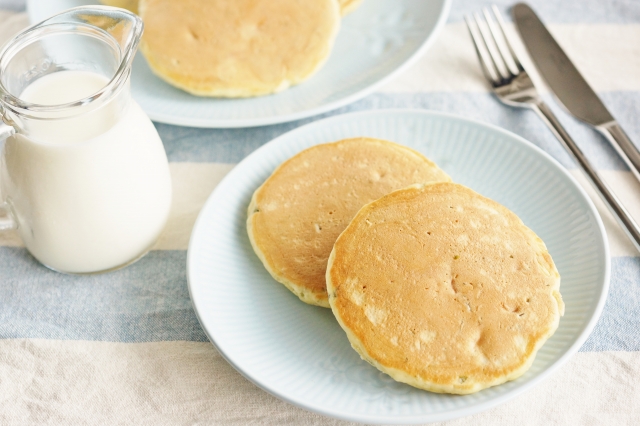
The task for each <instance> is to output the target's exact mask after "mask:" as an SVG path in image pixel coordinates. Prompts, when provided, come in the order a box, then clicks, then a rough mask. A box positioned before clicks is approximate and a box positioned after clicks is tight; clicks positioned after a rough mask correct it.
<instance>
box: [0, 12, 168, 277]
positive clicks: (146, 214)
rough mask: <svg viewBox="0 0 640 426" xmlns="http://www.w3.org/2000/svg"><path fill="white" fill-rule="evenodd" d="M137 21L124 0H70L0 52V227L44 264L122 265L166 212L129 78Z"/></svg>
mask: <svg viewBox="0 0 640 426" xmlns="http://www.w3.org/2000/svg"><path fill="white" fill-rule="evenodd" d="M142 29H143V25H142V21H141V20H140V18H138V17H137V16H136V15H134V14H132V13H130V12H128V11H126V10H123V9H118V8H112V7H107V6H91V7H78V8H74V9H70V10H68V11H66V12H63V13H61V14H59V15H56V16H53V17H51V18H50V19H47V20H46V21H43V22H41V23H39V24H37V25H34V26H33V27H30V28H29V29H27V30H25V31H24V32H22V33H21V34H19V35H17V36H16V37H15V38H14V39H13V40H11V41H10V42H9V43H7V44H6V45H5V47H4V48H3V50H2V52H1V53H0V114H1V117H2V120H1V121H0V140H4V143H2V142H0V144H2V146H1V152H0V230H10V229H17V230H18V232H19V234H20V236H21V238H22V241H23V242H24V244H25V246H26V247H27V249H28V250H29V251H30V252H31V254H32V255H33V256H34V257H35V258H36V259H38V260H39V261H40V262H41V263H43V264H44V265H46V266H48V267H49V268H51V269H54V270H57V271H61V272H66V273H94V272H103V271H108V270H112V269H116V268H119V267H122V266H125V265H127V264H129V263H131V262H133V261H135V260H137V259H138V258H140V257H141V256H143V255H144V254H145V253H146V252H147V251H148V250H150V249H151V247H152V246H153V245H154V243H155V241H156V240H157V238H158V237H159V235H160V233H161V232H162V230H163V228H164V226H165V223H166V221H167V218H168V216H169V209H170V205H171V177H170V174H169V165H168V162H167V156H166V153H165V151H164V147H163V145H162V142H161V140H160V137H159V136H158V133H157V131H156V129H155V127H154V126H153V124H152V123H151V121H150V120H149V118H148V117H147V116H146V114H145V113H144V112H143V111H142V109H141V108H140V106H138V104H137V103H136V102H135V101H133V100H132V99H131V94H130V88H129V82H130V75H131V64H132V61H133V57H134V56H135V53H136V49H137V46H138V42H139V41H140V37H141V35H142Z"/></svg>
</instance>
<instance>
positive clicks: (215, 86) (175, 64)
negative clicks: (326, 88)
mask: <svg viewBox="0 0 640 426" xmlns="http://www.w3.org/2000/svg"><path fill="white" fill-rule="evenodd" d="M139 9H140V10H139V12H140V16H141V17H142V19H143V21H144V24H145V32H144V36H143V38H142V41H141V43H140V48H141V51H142V53H143V54H144V56H145V58H146V59H147V62H148V63H149V66H150V67H151V69H152V70H153V72H154V73H155V74H156V75H158V76H159V77H160V78H162V79H163V80H165V81H167V82H168V83H170V84H172V85H174V86H176V87H179V88H181V89H183V90H185V91H187V92H189V93H192V94H194V95H199V96H220V97H248V96H259V95H266V94H269V93H274V92H278V91H281V90H284V89H286V88H288V87H289V86H292V85H295V84H298V83H300V82H302V81H304V80H306V79H308V78H309V77H311V76H312V75H313V74H314V73H315V72H316V71H317V70H318V69H319V68H320V67H321V66H322V64H324V62H325V61H326V59H327V58H328V56H329V53H330V52H331V48H332V47H333V43H334V40H335V37H336V35H337V33H338V29H339V27H340V9H339V7H338V4H337V2H336V1H335V0H313V1H299V0H269V1H264V0H206V1H205V0H180V1H176V0H141V1H140V5H139Z"/></svg>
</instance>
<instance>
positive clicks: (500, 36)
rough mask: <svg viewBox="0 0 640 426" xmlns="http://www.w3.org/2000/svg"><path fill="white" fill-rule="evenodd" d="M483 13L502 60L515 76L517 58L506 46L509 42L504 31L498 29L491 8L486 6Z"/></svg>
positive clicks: (516, 72)
mask: <svg viewBox="0 0 640 426" xmlns="http://www.w3.org/2000/svg"><path fill="white" fill-rule="evenodd" d="M494 13H495V12H494ZM482 14H483V15H484V19H485V20H486V21H487V26H488V27H489V31H490V32H491V35H492V36H493V42H494V43H495V45H496V47H497V48H498V53H499V54H500V58H501V59H502V62H503V63H504V65H505V67H506V69H507V72H508V73H511V76H512V77H515V76H516V75H518V66H517V65H516V63H515V60H514V59H513V57H512V56H511V54H510V52H509V50H508V49H507V48H505V46H506V45H507V43H508V42H507V41H506V40H505V38H504V33H502V32H501V31H499V30H498V27H497V26H496V23H495V22H494V20H493V18H492V17H491V13H490V12H489V9H487V8H486V7H483V8H482ZM496 19H497V18H496Z"/></svg>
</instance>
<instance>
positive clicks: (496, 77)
mask: <svg viewBox="0 0 640 426" xmlns="http://www.w3.org/2000/svg"><path fill="white" fill-rule="evenodd" d="M492 10H493V14H494V15H495V21H497V25H496V22H495V21H494V19H493V18H492V16H491V13H490V12H489V10H488V9H487V8H484V9H483V11H482V12H483V15H484V20H483V19H482V18H481V17H480V15H479V14H478V13H474V14H473V20H471V18H469V17H468V16H465V21H466V23H467V28H468V29H469V33H470V34H471V38H472V39H473V44H474V46H475V48H476V53H477V54H478V59H479V60H480V65H481V67H482V71H483V73H484V75H485V77H486V78H487V80H488V81H489V84H491V87H492V89H493V92H494V93H495V95H496V96H497V97H498V99H500V101H502V102H503V103H505V104H507V105H510V106H514V107H518V108H529V109H532V110H533V111H535V112H536V113H537V114H538V116H539V117H540V118H541V119H542V121H544V122H545V123H546V124H547V126H548V127H549V128H550V129H551V131H552V132H553V134H554V135H555V136H556V137H557V138H558V139H559V140H560V142H562V144H563V145H564V147H565V148H566V149H567V151H569V153H570V154H571V155H572V156H573V158H574V159H575V160H576V161H577V162H578V164H579V165H580V166H581V167H582V169H583V170H584V172H585V173H586V174H587V177H589V179H590V180H591V183H592V184H593V186H595V188H596V190H597V191H598V193H599V194H600V196H601V197H602V200H603V201H604V202H605V204H606V205H607V206H608V207H609V209H610V210H611V213H613V215H614V217H615V218H616V219H617V220H618V222H619V223H620V225H621V226H622V229H623V230H625V232H626V233H627V235H628V237H629V239H630V240H631V242H632V243H633V244H634V245H635V247H636V249H638V251H640V227H639V226H638V224H637V223H636V221H635V220H633V218H632V217H631V215H629V212H628V211H627V209H625V207H624V206H623V205H622V204H621V203H620V200H619V199H618V197H616V195H615V194H614V193H613V192H611V189H610V188H609V186H608V185H607V184H606V183H604V181H603V180H602V179H601V178H600V176H599V175H598V172H596V169H595V168H594V167H593V166H592V165H591V163H590V162H589V160H588V159H587V157H586V156H585V155H584V153H583V152H582V150H581V149H580V148H579V147H578V145H576V143H575V142H574V140H573V139H572V138H571V136H569V134H568V133H567V131H566V130H565V129H564V127H562V124H560V122H559V121H558V119H557V118H556V116H555V114H553V112H551V109H549V107H548V106H547V105H546V104H545V103H544V102H543V101H542V98H541V97H540V95H539V93H538V90H537V89H536V87H535V86H534V84H533V81H531V78H530V77H529V74H527V71H525V69H524V68H523V66H522V64H521V63H520V60H519V59H518V56H517V55H516V53H515V51H514V50H513V46H512V43H511V42H510V41H509V37H508V36H507V33H506V31H505V29H504V27H505V24H504V20H503V18H502V15H501V14H500V11H499V10H498V8H497V7H496V6H495V5H493V6H492Z"/></svg>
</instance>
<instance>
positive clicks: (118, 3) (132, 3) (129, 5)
mask: <svg viewBox="0 0 640 426" xmlns="http://www.w3.org/2000/svg"><path fill="white" fill-rule="evenodd" d="M100 3H102V4H106V5H107V6H113V7H121V8H123V9H127V10H128V11H130V12H133V13H136V14H137V13H138V0H100Z"/></svg>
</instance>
